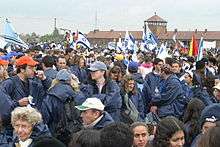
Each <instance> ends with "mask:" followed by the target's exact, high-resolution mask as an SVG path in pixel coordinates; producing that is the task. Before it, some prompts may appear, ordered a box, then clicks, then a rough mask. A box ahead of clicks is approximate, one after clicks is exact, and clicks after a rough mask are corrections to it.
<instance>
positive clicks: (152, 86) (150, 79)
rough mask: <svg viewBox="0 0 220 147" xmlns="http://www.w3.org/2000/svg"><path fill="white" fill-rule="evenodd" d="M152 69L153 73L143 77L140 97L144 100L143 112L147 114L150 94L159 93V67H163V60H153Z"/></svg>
mask: <svg viewBox="0 0 220 147" xmlns="http://www.w3.org/2000/svg"><path fill="white" fill-rule="evenodd" d="M153 64H154V68H153V71H152V72H150V73H149V74H147V75H146V76H145V83H144V86H143V90H142V97H143V100H144V104H145V106H146V107H147V108H146V109H145V110H146V112H145V113H147V112H148V111H149V107H150V106H149V105H150V101H151V98H152V94H153V93H155V92H159V89H160V83H161V77H160V73H161V66H162V65H163V60H161V59H159V58H155V59H154V62H153Z"/></svg>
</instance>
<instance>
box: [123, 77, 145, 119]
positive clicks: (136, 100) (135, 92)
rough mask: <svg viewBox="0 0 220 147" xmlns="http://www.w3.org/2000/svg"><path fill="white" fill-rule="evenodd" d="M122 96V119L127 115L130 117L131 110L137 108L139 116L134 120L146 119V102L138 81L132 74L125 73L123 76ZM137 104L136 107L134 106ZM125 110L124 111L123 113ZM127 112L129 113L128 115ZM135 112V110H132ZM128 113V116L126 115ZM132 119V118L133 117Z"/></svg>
mask: <svg viewBox="0 0 220 147" xmlns="http://www.w3.org/2000/svg"><path fill="white" fill-rule="evenodd" d="M121 97H122V108H121V111H122V114H124V115H122V116H121V117H122V121H125V119H126V116H127V117H129V115H130V112H129V111H134V109H136V110H137V111H138V113H137V114H138V116H137V119H136V120H132V121H141V120H143V119H144V104H143V99H142V97H141V92H140V91H139V89H138V88H137V83H136V82H135V80H134V78H133V77H132V76H131V75H125V76H124V77H123V81H122V85H121ZM132 105H133V106H135V108H134V107H132ZM123 112H124V113H123ZM126 112H128V113H127V115H126ZM131 113H135V112H131ZM125 115H126V116H125ZM131 119H132V118H131Z"/></svg>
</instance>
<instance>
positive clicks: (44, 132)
mask: <svg viewBox="0 0 220 147" xmlns="http://www.w3.org/2000/svg"><path fill="white" fill-rule="evenodd" d="M43 136H51V133H50V131H49V129H48V126H47V125H45V124H44V123H43V122H41V123H39V124H36V125H35V126H34V128H33V131H32V134H31V137H30V138H32V139H36V138H39V137H43Z"/></svg>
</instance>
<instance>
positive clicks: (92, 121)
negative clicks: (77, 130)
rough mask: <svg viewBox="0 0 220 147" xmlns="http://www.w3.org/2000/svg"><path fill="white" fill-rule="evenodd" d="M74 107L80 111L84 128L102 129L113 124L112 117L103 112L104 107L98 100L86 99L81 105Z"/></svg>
mask: <svg viewBox="0 0 220 147" xmlns="http://www.w3.org/2000/svg"><path fill="white" fill-rule="evenodd" d="M75 107H76V108H77V109H78V110H80V111H81V117H82V120H83V126H84V127H85V128H93V129H102V128H104V127H105V126H106V125H108V124H110V123H113V122H114V120H113V119H112V117H111V116H110V115H109V114H108V113H107V112H105V111H104V108H105V106H104V105H103V104H102V102H101V101H100V99H97V98H88V99H86V101H85V102H83V103H82V105H78V106H75Z"/></svg>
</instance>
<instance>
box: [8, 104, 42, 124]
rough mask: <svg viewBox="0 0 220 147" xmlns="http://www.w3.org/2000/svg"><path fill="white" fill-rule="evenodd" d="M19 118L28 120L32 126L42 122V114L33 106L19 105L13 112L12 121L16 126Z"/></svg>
mask: <svg viewBox="0 0 220 147" xmlns="http://www.w3.org/2000/svg"><path fill="white" fill-rule="evenodd" d="M18 120H23V121H27V122H28V123H30V124H31V125H32V126H34V125H36V124H38V123H40V122H42V115H41V113H40V112H38V111H37V110H36V109H34V108H32V107H17V108H15V109H14V110H13V111H12V113H11V123H12V126H14V124H15V122H16V121H18Z"/></svg>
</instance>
